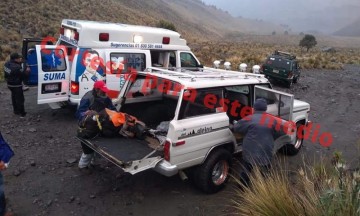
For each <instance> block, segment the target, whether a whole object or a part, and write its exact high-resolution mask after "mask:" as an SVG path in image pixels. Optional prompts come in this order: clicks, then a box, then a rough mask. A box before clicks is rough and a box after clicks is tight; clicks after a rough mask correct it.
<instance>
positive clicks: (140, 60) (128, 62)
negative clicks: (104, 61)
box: [110, 53, 146, 74]
mask: <svg viewBox="0 0 360 216" xmlns="http://www.w3.org/2000/svg"><path fill="white" fill-rule="evenodd" d="M110 61H111V70H110V71H111V73H112V74H124V73H130V72H132V71H144V70H145V65H146V64H145V63H146V62H145V54H144V53H110Z"/></svg>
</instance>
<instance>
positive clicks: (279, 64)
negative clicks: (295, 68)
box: [266, 57, 291, 70]
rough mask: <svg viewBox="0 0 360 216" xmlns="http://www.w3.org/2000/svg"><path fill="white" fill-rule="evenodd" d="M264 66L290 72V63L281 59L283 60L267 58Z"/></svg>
mask: <svg viewBox="0 0 360 216" xmlns="http://www.w3.org/2000/svg"><path fill="white" fill-rule="evenodd" d="M266 65H268V66H270V67H276V68H282V69H287V70H290V66H291V61H289V60H286V59H283V58H277V57H269V58H268V59H267V61H266Z"/></svg>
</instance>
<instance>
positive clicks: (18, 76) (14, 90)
mask: <svg viewBox="0 0 360 216" xmlns="http://www.w3.org/2000/svg"><path fill="white" fill-rule="evenodd" d="M21 63H22V56H21V55H20V54H18V53H13V54H11V55H10V61H8V62H6V63H5V65H4V72H5V73H4V74H5V80H6V82H7V86H8V88H9V89H10V91H11V101H12V105H13V111H14V114H16V115H20V116H21V117H25V116H26V112H25V108H24V102H25V98H24V93H23V84H22V82H23V79H24V73H23V72H22V67H21Z"/></svg>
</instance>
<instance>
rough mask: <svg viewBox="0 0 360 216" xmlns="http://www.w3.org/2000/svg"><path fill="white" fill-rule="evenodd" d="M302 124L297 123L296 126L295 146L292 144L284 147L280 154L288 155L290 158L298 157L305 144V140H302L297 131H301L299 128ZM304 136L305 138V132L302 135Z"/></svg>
mask: <svg viewBox="0 0 360 216" xmlns="http://www.w3.org/2000/svg"><path fill="white" fill-rule="evenodd" d="M301 125H302V124H301V123H297V124H296V128H297V129H296V141H295V145H292V144H286V145H285V146H283V147H282V148H281V149H280V152H281V153H282V154H284V155H288V156H294V155H297V153H299V151H300V149H301V147H302V146H303V142H304V138H302V139H300V138H299V137H298V135H297V131H298V129H299V127H300V126H301ZM302 135H303V136H304V131H303V133H302Z"/></svg>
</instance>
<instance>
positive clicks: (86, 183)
mask: <svg viewBox="0 0 360 216" xmlns="http://www.w3.org/2000/svg"><path fill="white" fill-rule="evenodd" d="M302 75H303V76H302V78H301V80H300V83H299V84H295V85H294V88H293V89H291V90H288V89H286V88H283V87H281V86H274V87H275V88H276V89H280V90H283V91H288V92H291V93H294V94H295V98H297V99H300V100H304V101H307V102H309V103H310V105H311V113H310V119H311V120H312V121H313V122H314V123H318V124H319V125H320V127H321V129H320V131H321V132H330V133H331V134H332V135H333V136H334V142H333V144H332V145H331V146H330V147H329V148H324V147H322V146H321V145H320V144H319V143H318V142H316V143H312V142H311V141H309V140H308V141H306V142H305V144H304V147H303V149H302V150H301V154H299V155H298V156H295V157H291V158H287V161H288V163H289V164H290V168H292V169H294V170H295V169H296V168H297V165H298V164H300V163H302V159H301V156H302V155H306V156H308V157H309V158H312V159H314V161H315V162H316V161H319V160H320V158H321V156H328V157H330V156H329V155H331V154H332V152H334V151H335V150H336V149H337V150H339V151H341V152H343V155H344V157H345V159H346V160H347V161H349V162H351V163H352V165H353V167H354V168H355V167H356V166H358V165H359V159H360V158H359V155H360V150H359V149H358V148H360V113H359V112H360V78H359V77H360V66H346V69H345V70H343V71H320V70H319V71H318V70H315V71H314V70H313V71H303V72H302ZM36 94H37V89H36V88H32V89H30V90H29V91H27V92H25V97H26V102H25V106H26V109H27V112H28V116H27V117H26V119H20V118H19V117H17V116H14V115H13V114H12V109H11V104H10V92H9V91H8V89H7V87H6V84H5V83H0V101H1V105H2V106H1V107H0V109H1V110H0V113H1V118H0V119H1V120H0V121H1V129H0V130H1V132H2V133H3V136H4V137H5V138H6V139H7V140H8V141H9V143H10V144H11V146H12V147H13V149H14V151H15V153H16V156H15V157H14V158H13V159H12V162H11V164H10V167H9V169H8V170H7V171H5V172H4V176H5V190H6V195H7V198H8V199H9V207H10V208H11V209H12V210H14V211H15V213H16V215H21V216H22V215H61V216H62V215H64V216H65V215H139V216H142V215H227V214H229V212H230V211H231V210H230V209H229V207H228V205H230V204H231V203H230V201H229V200H230V199H231V197H232V193H234V192H233V191H234V188H233V185H234V184H233V183H232V182H230V184H229V185H228V187H226V189H225V190H223V191H221V192H220V193H218V194H215V195H206V194H203V193H201V192H200V191H199V190H197V189H196V188H195V187H193V186H192V185H191V184H190V183H189V182H183V181H181V180H180V178H179V177H178V176H174V177H171V178H167V177H164V176H161V175H160V174H157V173H155V172H153V171H146V172H143V173H140V174H137V175H135V176H130V175H124V174H123V173H122V172H121V171H120V170H119V169H118V168H116V167H114V166H113V165H111V164H109V163H107V162H106V161H103V160H101V161H100V165H99V166H96V167H95V168H94V169H93V170H90V171H86V172H82V171H79V170H78V168H77V160H78V158H79V156H80V152H81V148H80V145H79V142H78V141H77V140H76V139H75V138H74V136H75V131H76V120H75V118H74V117H73V116H74V112H75V111H74V110H72V109H60V110H56V111H52V110H51V109H50V108H49V107H48V106H47V105H37V104H36ZM357 143H358V144H357Z"/></svg>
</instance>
